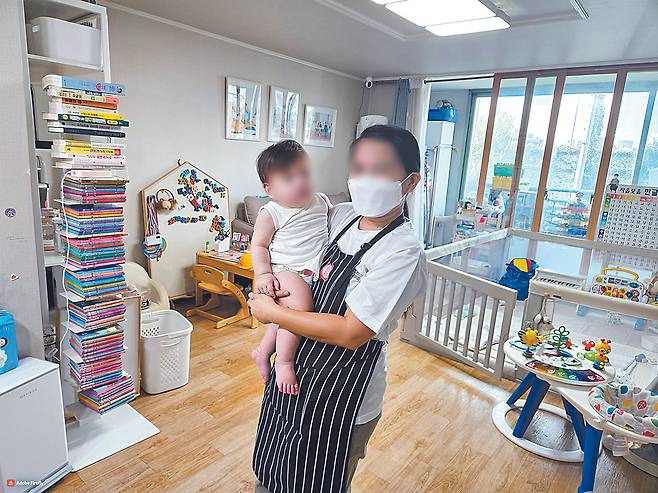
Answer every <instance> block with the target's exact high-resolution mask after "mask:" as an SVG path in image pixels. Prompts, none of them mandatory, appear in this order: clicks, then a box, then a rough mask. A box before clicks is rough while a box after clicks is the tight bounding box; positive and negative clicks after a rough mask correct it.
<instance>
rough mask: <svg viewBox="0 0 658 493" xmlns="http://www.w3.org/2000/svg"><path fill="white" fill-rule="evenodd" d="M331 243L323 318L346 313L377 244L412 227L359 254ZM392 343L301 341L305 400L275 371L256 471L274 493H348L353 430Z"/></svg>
mask: <svg viewBox="0 0 658 493" xmlns="http://www.w3.org/2000/svg"><path fill="white" fill-rule="evenodd" d="M359 219H360V217H356V218H354V220H353V221H350V223H349V224H348V225H347V226H346V227H345V228H344V229H343V230H342V231H341V232H340V233H339V234H338V235H337V236H336V238H335V239H334V240H333V241H332V242H331V244H330V245H329V247H328V249H327V252H326V254H325V256H324V259H323V261H322V267H321V269H320V275H319V279H318V280H317V281H316V282H315V283H314V285H313V302H314V304H315V311H316V312H318V313H334V314H338V315H343V314H344V313H345V311H346V309H347V306H346V304H345V295H346V291H347V287H348V284H349V282H350V279H351V278H352V274H353V272H354V269H355V267H356V266H357V264H358V263H359V261H360V260H361V257H363V254H364V253H365V252H367V251H368V250H369V249H370V248H371V247H372V246H373V245H374V244H375V243H377V242H378V241H379V240H380V239H382V238H383V237H384V236H385V235H387V234H388V233H390V232H391V231H393V230H394V229H395V228H397V227H398V226H399V225H400V224H402V223H403V222H404V218H403V216H400V217H398V218H396V219H395V220H394V221H393V222H391V223H390V224H389V225H388V226H386V227H385V228H384V229H382V230H381V231H380V232H379V233H377V235H376V236H375V237H374V238H373V239H372V240H370V241H369V242H366V243H364V244H363V245H362V246H361V248H360V250H359V251H358V252H356V254H354V255H347V254H345V253H343V252H341V251H340V249H339V248H338V239H339V238H340V237H341V236H343V235H344V234H345V232H346V231H347V230H348V229H349V228H350V227H351V226H352V225H353V224H354V223H355V222H356V221H357V220H359ZM384 344H385V342H384V341H379V340H376V339H374V338H373V339H370V340H369V341H368V342H366V343H365V344H363V345H362V346H361V347H359V348H357V349H354V350H352V349H345V348H342V347H338V346H333V345H330V344H323V343H321V342H317V341H313V340H311V339H307V338H305V337H302V338H301V341H300V344H299V348H298V350H297V354H296V356H295V372H296V374H297V380H298V382H299V395H296V396H293V395H289V394H284V393H282V392H279V391H278V390H277V388H276V375H275V369H274V368H272V373H271V374H270V380H269V383H268V384H267V387H266V388H265V395H264V396H263V403H262V406H261V414H260V419H259V421H258V432H257V435H256V447H255V449H254V457H253V468H254V472H255V473H256V477H257V478H258V480H259V481H260V482H261V484H262V485H263V486H264V487H265V488H267V489H268V490H269V491H270V492H271V493H330V492H332V493H342V492H344V491H345V489H346V484H345V472H346V465H347V455H348V451H349V445H350V438H351V435H352V428H353V427H354V422H355V420H356V416H357V413H358V410H359V407H360V406H361V401H362V400H363V397H364V395H365V392H366V388H367V386H368V382H369V381H370V377H371V376H372V373H373V370H374V368H375V363H376V362H377V358H378V357H379V355H380V353H381V350H382V347H383V345H384Z"/></svg>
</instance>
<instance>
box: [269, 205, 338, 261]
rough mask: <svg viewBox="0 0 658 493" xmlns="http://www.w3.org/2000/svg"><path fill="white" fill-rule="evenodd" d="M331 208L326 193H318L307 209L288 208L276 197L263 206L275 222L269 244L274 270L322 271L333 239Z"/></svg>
mask: <svg viewBox="0 0 658 493" xmlns="http://www.w3.org/2000/svg"><path fill="white" fill-rule="evenodd" d="M330 208H331V202H329V198H328V197H327V196H326V195H325V194H323V193H316V194H315V195H314V196H313V199H312V200H311V202H310V204H309V205H308V206H306V207H304V208H292V207H285V206H283V205H280V204H278V203H276V202H274V201H273V200H270V201H269V202H268V203H266V204H265V205H264V206H263V207H261V209H265V210H266V211H267V212H268V213H269V214H270V216H272V220H273V221H274V228H275V231H274V236H273V237H272V241H271V242H270V247H269V250H270V262H271V263H272V266H273V269H274V268H275V267H276V266H281V267H284V268H286V269H290V270H294V271H298V272H301V271H303V270H304V269H309V270H311V271H313V272H314V273H317V272H318V267H319V265H320V262H321V261H322V256H323V255H324V251H325V249H326V247H327V242H328V239H329V224H328V214H329V209H330Z"/></svg>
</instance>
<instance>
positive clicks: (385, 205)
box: [347, 175, 411, 217]
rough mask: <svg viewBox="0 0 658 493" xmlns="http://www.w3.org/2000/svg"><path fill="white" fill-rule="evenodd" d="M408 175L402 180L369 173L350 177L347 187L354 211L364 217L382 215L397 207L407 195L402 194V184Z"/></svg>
mask: <svg viewBox="0 0 658 493" xmlns="http://www.w3.org/2000/svg"><path fill="white" fill-rule="evenodd" d="M409 176H411V175H409ZM409 176H407V178H405V179H404V180H402V181H389V180H387V179H386V178H381V177H378V176H370V175H363V176H359V177H357V178H350V179H349V180H348V182H347V187H348V188H349V190H350V195H351V196H352V206H353V207H354V212H356V213H357V214H358V215H360V216H365V217H382V216H385V215H386V214H388V213H389V212H391V211H392V210H393V209H395V208H396V207H399V206H400V205H402V203H403V202H404V200H405V199H406V197H407V194H404V195H402V184H403V183H404V182H405V181H406V180H407V179H408V178H409Z"/></svg>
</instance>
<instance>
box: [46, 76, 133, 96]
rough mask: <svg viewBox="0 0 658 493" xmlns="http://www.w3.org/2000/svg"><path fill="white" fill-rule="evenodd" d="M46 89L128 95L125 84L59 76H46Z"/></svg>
mask: <svg viewBox="0 0 658 493" xmlns="http://www.w3.org/2000/svg"><path fill="white" fill-rule="evenodd" d="M41 82H42V85H43V87H44V88H46V87H48V86H55V87H61V88H62V89H73V90H79V91H94V92H100V93H102V94H116V95H117V96H122V95H124V94H125V93H126V88H125V87H124V86H123V84H112V83H110V82H101V81H96V80H86V79H76V78H74V77H63V76H59V75H46V76H45V77H44V78H43V79H42V81H41Z"/></svg>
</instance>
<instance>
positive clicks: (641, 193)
mask: <svg viewBox="0 0 658 493" xmlns="http://www.w3.org/2000/svg"><path fill="white" fill-rule="evenodd" d="M598 239H599V240H600V241H603V242H606V243H614V244H617V245H625V246H630V247H638V248H647V249H656V248H658V188H654V187H643V186H640V185H608V191H607V193H606V195H605V197H604V199H603V209H602V211H601V222H600V223H599V231H598Z"/></svg>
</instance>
